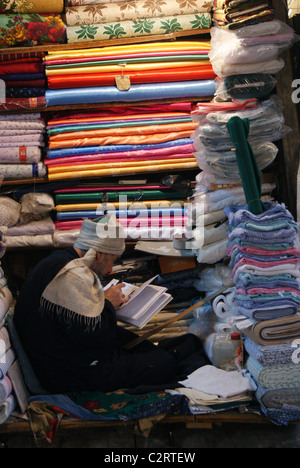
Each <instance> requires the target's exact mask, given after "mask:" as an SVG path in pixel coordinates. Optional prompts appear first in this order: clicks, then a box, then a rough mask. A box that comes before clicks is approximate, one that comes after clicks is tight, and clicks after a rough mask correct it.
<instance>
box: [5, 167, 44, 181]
mask: <svg viewBox="0 0 300 468" xmlns="http://www.w3.org/2000/svg"><path fill="white" fill-rule="evenodd" d="M0 174H2V175H4V178H5V179H8V180H9V179H10V180H12V179H35V178H40V177H45V175H46V174H47V168H46V166H45V165H44V164H43V163H38V164H0Z"/></svg>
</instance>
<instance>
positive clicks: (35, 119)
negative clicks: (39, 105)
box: [0, 113, 46, 180]
mask: <svg viewBox="0 0 300 468" xmlns="http://www.w3.org/2000/svg"><path fill="white" fill-rule="evenodd" d="M45 133H46V125H45V122H44V121H43V119H42V117H41V114H38V113H37V114H35V113H33V114H2V115H0V148H1V151H0V174H1V175H3V176H4V179H5V180H11V179H36V178H41V177H44V176H45V175H46V167H45V166H44V164H43V162H42V160H43V148H44V147H45Z"/></svg>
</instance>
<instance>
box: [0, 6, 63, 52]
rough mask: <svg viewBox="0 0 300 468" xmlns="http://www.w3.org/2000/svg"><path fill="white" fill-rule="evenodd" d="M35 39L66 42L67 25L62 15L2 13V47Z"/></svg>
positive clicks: (40, 41) (18, 44)
mask: <svg viewBox="0 0 300 468" xmlns="http://www.w3.org/2000/svg"><path fill="white" fill-rule="evenodd" d="M55 1H56V0H55ZM29 3H30V2H28V4H29ZM26 4H27V2H26ZM48 4H49V2H48ZM33 41H34V42H35V43H37V44H43V43H48V44H51V43H52V44H56V43H58V44H64V43H65V42H66V27H65V24H64V23H63V21H62V18H61V16H60V15H42V14H37V13H35V14H32V15H30V14H22V16H18V15H16V14H8V15H3V14H2V15H0V47H16V46H22V45H30V44H31V43H32V42H33Z"/></svg>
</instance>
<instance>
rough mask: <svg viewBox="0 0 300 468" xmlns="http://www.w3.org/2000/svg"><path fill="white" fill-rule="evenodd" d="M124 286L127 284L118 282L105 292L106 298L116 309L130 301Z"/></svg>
mask: <svg viewBox="0 0 300 468" xmlns="http://www.w3.org/2000/svg"><path fill="white" fill-rule="evenodd" d="M124 286H125V284H123V283H118V284H116V285H115V286H111V287H110V288H109V289H107V291H105V293H104V296H105V299H107V300H108V301H109V302H110V303H111V304H112V305H113V306H114V308H115V309H118V308H119V307H120V306H121V305H122V304H126V303H127V302H128V301H129V299H126V298H125V296H124V294H123V293H122V288H124Z"/></svg>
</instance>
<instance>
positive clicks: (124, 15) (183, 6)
mask: <svg viewBox="0 0 300 468" xmlns="http://www.w3.org/2000/svg"><path fill="white" fill-rule="evenodd" d="M211 7H212V2H211V1H207V0H168V1H167V2H166V1H164V0H151V1H149V0H133V1H129V2H120V3H119V2H115V3H109V4H108V5H107V4H105V3H104V4H99V5H85V6H77V7H71V8H66V22H67V26H81V25H88V24H101V23H114V22H119V21H128V20H139V19H145V18H159V17H165V16H181V15H191V14H199V13H210V11H211Z"/></svg>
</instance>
